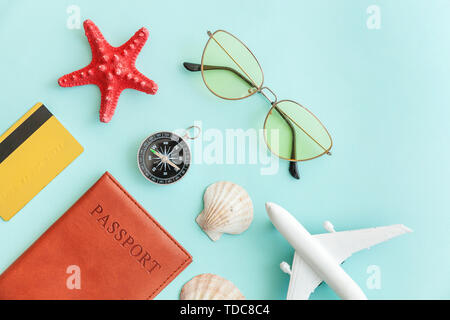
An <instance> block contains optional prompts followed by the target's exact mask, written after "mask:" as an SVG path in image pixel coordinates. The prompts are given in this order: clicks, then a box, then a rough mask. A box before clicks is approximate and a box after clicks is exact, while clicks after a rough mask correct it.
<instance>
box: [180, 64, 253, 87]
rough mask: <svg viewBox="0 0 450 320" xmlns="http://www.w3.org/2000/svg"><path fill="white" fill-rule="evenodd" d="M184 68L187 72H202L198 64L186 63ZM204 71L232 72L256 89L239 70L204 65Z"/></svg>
mask: <svg viewBox="0 0 450 320" xmlns="http://www.w3.org/2000/svg"><path fill="white" fill-rule="evenodd" d="M183 66H184V67H185V68H186V69H187V70H189V71H192V72H196V71H201V70H202V65H201V64H198V63H191V62H184V63H183ZM203 70H204V71H207V70H226V71H230V72H233V73H234V74H235V75H237V76H238V77H239V78H241V79H242V80H244V81H245V82H247V84H248V85H250V86H251V87H254V84H253V83H251V82H250V81H249V80H248V79H247V78H246V77H245V76H244V75H243V74H242V73H240V72H239V71H237V70H235V69H233V68H230V67H220V66H210V65H204V66H203Z"/></svg>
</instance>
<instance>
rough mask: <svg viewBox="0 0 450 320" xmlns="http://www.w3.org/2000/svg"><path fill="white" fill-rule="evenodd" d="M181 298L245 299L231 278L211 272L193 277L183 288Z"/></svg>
mask: <svg viewBox="0 0 450 320" xmlns="http://www.w3.org/2000/svg"><path fill="white" fill-rule="evenodd" d="M180 299H181V300H245V297H244V296H243V295H242V293H241V292H240V291H239V289H238V288H237V287H236V286H235V285H234V284H233V283H232V282H231V281H229V280H227V279H225V278H222V277H220V276H218V275H215V274H211V273H204V274H201V275H198V276H196V277H194V278H192V279H191V280H190V281H188V282H187V283H186V284H185V285H184V286H183V289H181V293H180Z"/></svg>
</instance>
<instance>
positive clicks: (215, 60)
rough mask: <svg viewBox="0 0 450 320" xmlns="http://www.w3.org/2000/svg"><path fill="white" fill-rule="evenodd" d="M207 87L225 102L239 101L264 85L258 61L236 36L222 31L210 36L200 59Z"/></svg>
mask: <svg viewBox="0 0 450 320" xmlns="http://www.w3.org/2000/svg"><path fill="white" fill-rule="evenodd" d="M202 75H203V80H204V81H205V84H206V86H207V87H208V88H209V89H210V90H211V91H212V92H213V93H214V94H215V95H217V96H219V97H221V98H225V99H242V98H245V97H248V96H250V95H252V94H253V93H255V92H256V91H257V90H258V89H259V88H260V87H261V85H262V83H263V73H262V70H261V67H260V66H259V63H258V61H257V60H256V58H255V57H254V56H253V54H252V53H251V52H250V50H248V48H247V47H246V46H245V45H244V44H243V43H242V42H241V41H240V40H239V39H237V38H236V37H234V36H233V35H231V34H230V33H228V32H225V31H221V30H220V31H216V32H215V33H214V34H212V35H211V36H210V39H209V40H208V43H207V44H206V47H205V50H204V52H203V58H202Z"/></svg>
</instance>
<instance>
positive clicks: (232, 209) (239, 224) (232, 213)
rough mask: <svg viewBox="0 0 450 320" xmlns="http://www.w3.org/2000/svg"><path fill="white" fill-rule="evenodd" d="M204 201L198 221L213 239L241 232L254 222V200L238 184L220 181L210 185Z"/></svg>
mask: <svg viewBox="0 0 450 320" xmlns="http://www.w3.org/2000/svg"><path fill="white" fill-rule="evenodd" d="M203 202H204V208H203V211H202V212H200V214H199V215H198V216H197V219H196V221H197V223H198V225H199V226H200V227H201V228H202V229H203V231H205V233H206V234H207V235H208V236H209V237H210V238H211V240H213V241H216V240H218V239H219V238H220V237H221V236H222V234H223V233H229V234H240V233H242V232H244V231H245V230H247V229H248V227H249V226H250V224H251V223H252V220H253V204H252V200H251V199H250V197H249V195H248V193H247V191H245V189H244V188H242V187H241V186H239V185H237V184H234V183H232V182H228V181H220V182H216V183H214V184H212V185H210V186H209V187H208V188H207V189H206V191H205V194H204V196H203Z"/></svg>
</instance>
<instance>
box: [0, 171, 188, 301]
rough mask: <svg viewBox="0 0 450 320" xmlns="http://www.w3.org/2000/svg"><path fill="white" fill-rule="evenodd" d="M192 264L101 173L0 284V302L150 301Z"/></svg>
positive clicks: (2, 277)
mask: <svg viewBox="0 0 450 320" xmlns="http://www.w3.org/2000/svg"><path fill="white" fill-rule="evenodd" d="M191 262H192V257H191V256H190V255H189V253H188V252H187V251H186V250H185V249H184V248H183V247H182V246H181V245H180V244H179V243H178V242H177V241H176V240H175V239H174V238H173V237H172V236H171V235H170V234H169V233H168V232H167V231H166V230H164V229H163V228H162V227H161V225H159V223H158V222H156V221H155V219H154V218H152V216H150V215H149V214H148V213H147V212H146V211H145V209H144V208H142V207H141V206H140V205H139V204H138V203H137V202H136V200H134V199H133V198H132V197H131V196H130V195H129V194H128V192H127V191H125V189H124V188H123V187H122V186H121V185H120V184H119V183H118V182H117V181H116V180H115V179H114V178H113V177H112V176H111V175H110V174H109V173H108V172H106V173H105V174H104V175H103V176H102V177H101V178H100V180H98V181H97V182H96V183H95V184H94V186H93V187H91V188H90V189H89V190H88V191H87V192H86V193H85V194H84V195H83V196H82V197H81V198H80V199H79V200H78V201H77V202H76V203H75V204H74V205H73V206H72V207H71V208H70V209H69V210H68V211H67V212H66V213H65V214H64V215H63V216H62V217H61V218H60V219H59V220H58V221H56V222H55V223H54V224H53V225H52V226H51V227H50V228H49V229H48V230H47V231H46V232H45V233H44V234H43V235H42V236H41V237H40V238H39V239H38V240H37V241H36V242H35V243H34V244H33V245H32V246H31V247H30V248H29V249H28V250H27V251H26V252H25V253H24V254H23V255H22V256H21V257H20V258H18V259H17V260H16V261H15V262H14V263H13V264H12V265H11V266H10V267H9V268H8V269H7V270H6V271H5V272H4V273H3V274H2V275H1V276H0V299H14V300H16V299H33V300H35V299H58V300H59V299H108V300H116V299H139V300H140V299H152V298H154V297H155V296H156V295H157V294H158V293H159V292H160V291H161V290H162V289H163V288H164V287H166V286H167V285H168V284H169V283H170V282H171V281H172V280H173V279H174V278H175V277H176V276H177V275H178V274H179V273H180V272H181V271H182V270H184V269H185V268H186V267H187V266H188V265H189V264H190V263H191Z"/></svg>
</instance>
